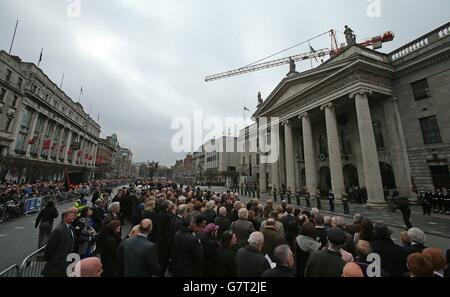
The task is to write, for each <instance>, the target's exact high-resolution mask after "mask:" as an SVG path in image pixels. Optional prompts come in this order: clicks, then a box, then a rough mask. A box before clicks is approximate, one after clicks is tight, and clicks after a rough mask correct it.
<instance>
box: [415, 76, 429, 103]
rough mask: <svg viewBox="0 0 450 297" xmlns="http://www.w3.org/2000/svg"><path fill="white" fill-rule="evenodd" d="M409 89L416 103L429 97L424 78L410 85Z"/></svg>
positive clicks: (426, 82)
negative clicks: (410, 88)
mask: <svg viewBox="0 0 450 297" xmlns="http://www.w3.org/2000/svg"><path fill="white" fill-rule="evenodd" d="M411 87H412V90H413V93H414V98H415V99H416V101H418V100H422V99H426V98H430V97H431V91H430V87H429V86H428V81H427V79H426V78H425V79H421V80H419V81H416V82H414V83H412V84H411Z"/></svg>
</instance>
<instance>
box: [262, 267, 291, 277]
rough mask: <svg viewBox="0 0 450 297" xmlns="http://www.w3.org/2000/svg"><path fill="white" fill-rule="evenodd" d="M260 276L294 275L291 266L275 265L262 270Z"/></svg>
mask: <svg viewBox="0 0 450 297" xmlns="http://www.w3.org/2000/svg"><path fill="white" fill-rule="evenodd" d="M262 277H295V274H294V272H293V271H292V269H291V268H289V267H286V266H279V265H277V266H276V267H275V268H272V269H269V270H266V271H264V273H263V274H262Z"/></svg>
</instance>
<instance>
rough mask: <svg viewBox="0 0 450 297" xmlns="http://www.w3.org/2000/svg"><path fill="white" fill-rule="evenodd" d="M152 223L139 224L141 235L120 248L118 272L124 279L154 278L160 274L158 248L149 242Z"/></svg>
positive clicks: (125, 241)
mask: <svg viewBox="0 0 450 297" xmlns="http://www.w3.org/2000/svg"><path fill="white" fill-rule="evenodd" d="M152 225H153V224H152V221H150V220H149V219H144V220H142V222H141V223H140V224H139V234H138V235H137V236H135V237H132V238H128V239H126V240H124V241H123V242H122V243H121V244H120V245H119V248H118V252H117V258H118V263H119V265H118V267H119V269H118V271H119V276H123V277H154V276H157V275H158V273H159V268H158V259H157V255H156V246H155V244H153V243H152V242H150V241H149V240H148V235H149V234H150V232H151V231H152Z"/></svg>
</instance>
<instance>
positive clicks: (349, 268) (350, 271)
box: [342, 262, 364, 277]
mask: <svg viewBox="0 0 450 297" xmlns="http://www.w3.org/2000/svg"><path fill="white" fill-rule="evenodd" d="M342 277H364V273H363V271H362V270H361V267H360V266H359V265H358V264H356V263H354V262H348V263H347V264H345V266H344V269H343V270H342Z"/></svg>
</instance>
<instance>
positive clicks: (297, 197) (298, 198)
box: [295, 188, 301, 206]
mask: <svg viewBox="0 0 450 297" xmlns="http://www.w3.org/2000/svg"><path fill="white" fill-rule="evenodd" d="M300 196H301V192H300V188H297V190H296V191H295V199H296V200H297V205H298V206H300Z"/></svg>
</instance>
